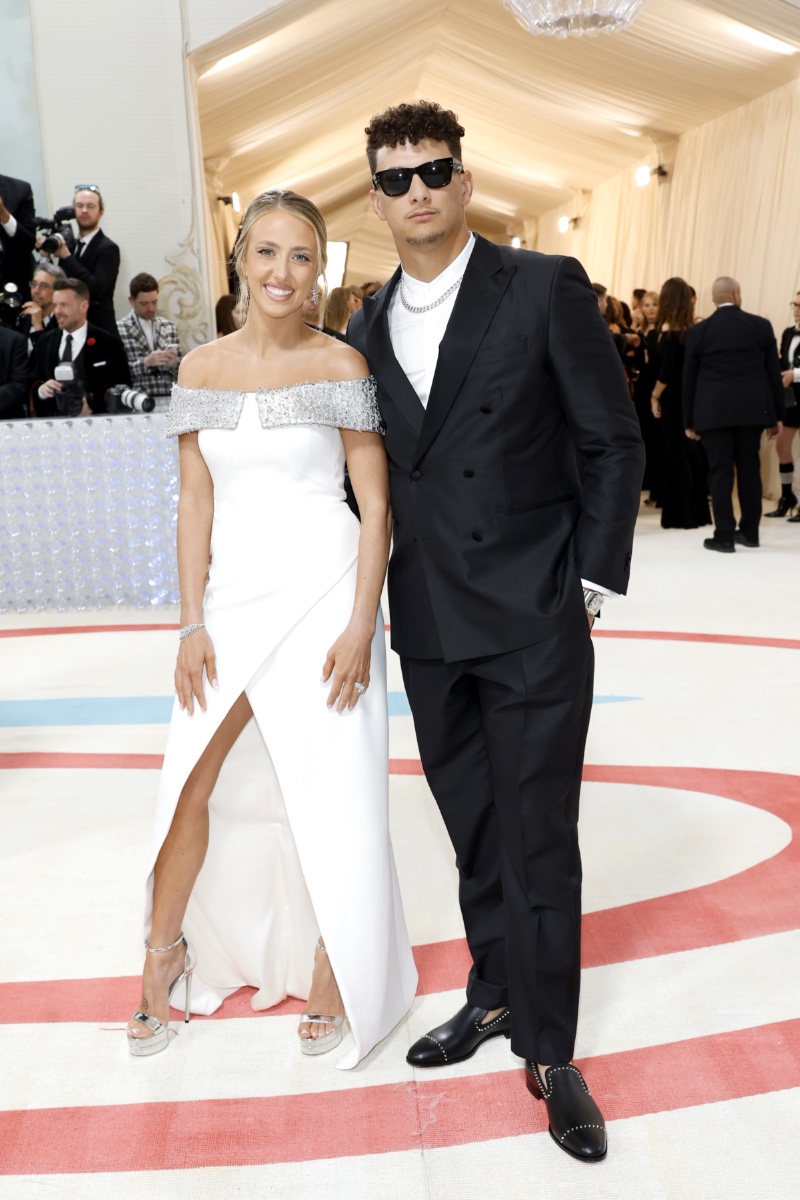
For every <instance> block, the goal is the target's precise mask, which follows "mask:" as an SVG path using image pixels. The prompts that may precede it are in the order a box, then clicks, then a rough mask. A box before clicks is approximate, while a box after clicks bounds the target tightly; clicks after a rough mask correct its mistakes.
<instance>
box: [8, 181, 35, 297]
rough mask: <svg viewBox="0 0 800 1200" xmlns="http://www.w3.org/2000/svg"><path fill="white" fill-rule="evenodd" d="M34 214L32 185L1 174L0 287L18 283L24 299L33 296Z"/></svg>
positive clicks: (20, 294)
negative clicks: (31, 294) (29, 285)
mask: <svg viewBox="0 0 800 1200" xmlns="http://www.w3.org/2000/svg"><path fill="white" fill-rule="evenodd" d="M34 215H35V214H34V208H33V192H32V191H31V185H30V184H29V183H26V181H25V180H24V179H12V178H11V176H10V175H0V284H3V283H15V284H16V285H17V287H18V288H19V298H20V300H27V299H28V297H29V296H30V291H29V288H28V283H29V281H30V278H31V271H32V270H33V247H34V243H35V241H36V231H35V229H34V227H33V218H34Z"/></svg>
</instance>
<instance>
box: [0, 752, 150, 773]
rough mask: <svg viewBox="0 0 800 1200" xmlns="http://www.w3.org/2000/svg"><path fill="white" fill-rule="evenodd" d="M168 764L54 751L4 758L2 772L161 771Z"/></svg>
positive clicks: (0, 763)
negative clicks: (29, 769) (32, 769)
mask: <svg viewBox="0 0 800 1200" xmlns="http://www.w3.org/2000/svg"><path fill="white" fill-rule="evenodd" d="M163 762H164V755H163V754H79V753H73V752H72V751H65V752H64V753H59V752H58V751H50V750H29V751H27V750H26V751H19V752H17V753H14V752H9V753H7V754H0V770H6V771H14V770H21V769H23V768H27V767H36V768H37V769H38V768H52V767H68V768H71V769H73V770H75V769H80V768H86V767H93V768H101V769H103V770H119V769H123V770H128V771H131V770H134V771H158V770H160V769H161V764H162V763H163Z"/></svg>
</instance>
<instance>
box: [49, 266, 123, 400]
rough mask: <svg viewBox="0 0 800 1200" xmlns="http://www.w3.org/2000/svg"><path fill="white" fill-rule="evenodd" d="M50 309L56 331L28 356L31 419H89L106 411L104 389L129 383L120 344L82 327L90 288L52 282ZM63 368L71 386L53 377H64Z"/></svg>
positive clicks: (80, 282)
mask: <svg viewBox="0 0 800 1200" xmlns="http://www.w3.org/2000/svg"><path fill="white" fill-rule="evenodd" d="M53 306H54V310H55V316H56V322H57V325H58V328H57V329H51V330H49V331H48V332H47V333H44V334H42V336H41V337H40V338H39V340H38V341H37V343H36V348H35V350H34V354H33V367H32V373H33V378H34V383H33V387H32V388H31V399H32V400H33V406H34V408H35V410H36V415H37V416H39V417H56V416H83V417H88V416H91V414H92V413H100V412H105V411H106V402H105V394H106V392H107V391H108V389H109V388H110V387H113V385H114V384H117V383H124V384H128V385H130V381H131V376H130V371H129V370H128V360H127V358H126V357H125V351H124V350H123V349H122V343H121V342H120V340H119V338H118V337H116V336H115V337H112V336H111V334H109V333H106V331H105V330H104V329H99V328H98V327H97V326H96V325H90V324H87V321H86V314H87V311H88V309H89V289H88V288H87V286H86V284H85V283H84V282H83V280H81V279H57V280H56V283H55V289H54V298H53ZM67 364H69V366H70V367H71V368H72V374H73V375H74V382H72V383H67V382H61V381H59V379H58V378H57V372H58V374H61V375H64V374H68V373H69V368H67V370H66V371H65V369H64V368H65V366H66V365H67ZM78 401H80V404H79V405H78Z"/></svg>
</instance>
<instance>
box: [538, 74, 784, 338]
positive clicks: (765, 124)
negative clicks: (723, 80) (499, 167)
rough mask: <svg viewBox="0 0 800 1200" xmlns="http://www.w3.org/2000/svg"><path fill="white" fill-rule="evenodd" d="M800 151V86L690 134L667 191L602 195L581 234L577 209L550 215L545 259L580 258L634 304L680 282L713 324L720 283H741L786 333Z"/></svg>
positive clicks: (616, 190) (629, 186)
mask: <svg viewBox="0 0 800 1200" xmlns="http://www.w3.org/2000/svg"><path fill="white" fill-rule="evenodd" d="M798 146H800V80H798V81H796V82H794V83H791V84H788V85H786V86H784V87H782V88H778V89H777V90H776V91H774V92H770V93H769V94H768V95H766V96H762V97H761V98H760V99H758V100H754V101H752V102H751V103H750V104H747V105H744V106H743V107H742V108H739V109H736V110H735V111H734V112H732V113H727V114H726V115H725V116H723V117H719V118H718V119H717V120H715V121H710V122H708V123H707V124H705V125H703V126H701V127H700V128H699V129H694V130H691V131H690V132H689V133H686V134H684V136H683V137H682V138H681V139H680V141H679V143H678V145H677V150H676V153H675V157H674V161H673V162H671V163H668V164H667V167H668V171H669V174H668V176H667V178H666V179H665V180H663V181H660V180H656V179H653V180H652V181H651V182H650V184H649V186H648V187H646V188H639V187H637V186H636V183H635V180H634V171H633V169H632V168H631V169H628V170H626V171H623V172H621V173H620V174H619V175H617V176H615V177H614V178H613V179H611V180H609V181H608V182H606V183H604V184H601V185H600V186H599V187H597V188H595V189H594V191H593V192H592V194H591V198H590V200H589V201H588V204H587V206H586V208H587V211H586V216H585V217H584V218H583V220H580V219H579V221H578V224H577V226H576V227H575V230H574V232H571V233H569V234H560V233H559V232H558V230H557V220H558V217H559V216H560V215H562V214H566V215H569V216H571V215H573V208H572V207H571V206H569V205H567V206H560V207H559V208H557V209H555V210H553V211H551V212H549V213H545V214H543V215H542V216H541V217H540V218H539V226H538V239H537V249H539V250H541V251H544V252H545V253H549V254H574V255H575V257H576V258H579V259H580V260H581V262H583V263H584V265H585V266H586V269H587V271H588V272H589V274H590V275H591V276H592V278H593V279H597V280H599V281H601V282H602V283H605V284H606V285H607V286H608V287H609V288H610V289H611V291H612V292H613V293H614V294H615V295H619V296H620V297H622V298H624V299H628V298H629V297H630V293H631V291H632V289H633V288H634V287H648V288H652V289H654V290H657V289H658V288H659V286H660V285H661V283H663V281H664V280H665V279H666V278H668V277H669V276H670V275H680V276H682V277H683V278H684V279H686V280H687V281H688V282H689V283H691V284H692V285H693V286H694V287H695V288H696V289H697V293H698V307H699V311H700V312H701V313H708V312H710V311H711V284H712V282H713V280H714V279H715V278H716V277H717V276H718V275H733V276H735V277H736V278H737V279H738V280H739V282H740V283H741V285H742V292H743V300H744V306H745V307H746V308H750V309H751V310H752V311H753V312H758V313H761V314H762V315H764V316H767V317H769V319H770V320H771V321H772V322H773V325H774V326H775V328H776V330H780V329H782V328H783V327H784V326H785V325H786V324H788V319H789V307H788V305H789V300H790V299H791V298H792V296H793V294H794V292H795V290H796V289H797V288H798V286H800V221H799V220H798V218H797V210H798V197H799V196H800V154H798V152H797V147H798ZM647 161H649V163H650V165H652V166H654V165H655V157H654V156H651V158H650V159H649V160H647Z"/></svg>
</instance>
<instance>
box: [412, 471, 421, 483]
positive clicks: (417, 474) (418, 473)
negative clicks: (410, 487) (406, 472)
mask: <svg viewBox="0 0 800 1200" xmlns="http://www.w3.org/2000/svg"><path fill="white" fill-rule="evenodd" d="M409 478H410V479H413V480H414V483H416V482H417V480H418V479H422V471H412V472H411V475H410V476H409Z"/></svg>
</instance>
